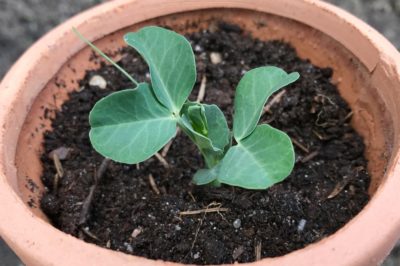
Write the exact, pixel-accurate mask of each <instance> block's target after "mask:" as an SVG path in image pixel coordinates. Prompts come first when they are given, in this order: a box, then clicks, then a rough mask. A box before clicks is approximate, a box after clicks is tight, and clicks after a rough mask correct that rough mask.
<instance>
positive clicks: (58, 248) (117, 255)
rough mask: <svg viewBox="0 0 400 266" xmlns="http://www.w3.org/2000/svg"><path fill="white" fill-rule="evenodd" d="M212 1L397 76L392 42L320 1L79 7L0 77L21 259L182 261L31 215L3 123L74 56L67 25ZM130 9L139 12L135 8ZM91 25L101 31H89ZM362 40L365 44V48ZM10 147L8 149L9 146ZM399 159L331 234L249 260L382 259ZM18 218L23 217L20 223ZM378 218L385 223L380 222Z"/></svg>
mask: <svg viewBox="0 0 400 266" xmlns="http://www.w3.org/2000/svg"><path fill="white" fill-rule="evenodd" d="M282 7H284V8H282ZM210 8H237V9H247V10H253V11H259V12H265V13H271V14H275V15H279V16H282V17H286V18H289V19H294V20H296V21H300V22H302V23H304V24H306V25H309V26H311V27H313V28H316V29H318V30H320V31H322V32H323V33H325V34H326V35H328V36H330V37H332V38H334V39H336V40H337V41H338V42H339V43H341V44H342V45H343V46H344V47H346V48H347V49H348V50H350V51H351V52H352V53H353V54H354V55H355V56H356V57H357V58H359V59H360V61H361V62H362V63H363V64H364V65H365V66H366V67H367V69H368V70H369V71H370V73H371V76H373V75H375V70H376V68H377V67H378V66H379V65H382V66H383V67H384V68H385V69H386V70H387V71H389V72H390V74H391V75H393V77H394V78H395V79H396V80H399V79H400V54H399V52H398V51H397V50H396V48H395V47H394V46H393V45H392V44H390V42H389V41H387V40H386V39H385V38H384V37H383V36H382V35H380V34H379V33H378V32H377V31H375V30H374V29H372V28H371V27H370V26H368V25H367V24H365V23H364V22H362V21H361V20H359V19H357V18H356V17H354V16H353V15H350V14H349V13H347V12H346V11H343V10H341V9H340V8H337V7H335V6H333V5H330V4H328V3H325V2H321V1H314V0H280V1H275V0H253V1H246V0H202V1H196V0H170V1H168V0H119V1H110V2H106V3H104V4H101V5H99V6H96V7H94V8H92V9H90V10H88V11H85V12H83V13H80V14H79V15H77V16H75V17H73V18H71V19H70V20H68V21H67V22H64V23H63V24H61V25H60V26H58V27H57V28H55V29H54V30H52V31H51V32H49V33H48V34H46V35H45V36H44V37H43V38H41V39H40V40H39V41H38V42H36V43H35V44H34V45H33V46H32V47H31V48H30V49H28V50H27V52H25V54H23V56H22V57H21V58H20V59H19V60H18V61H17V62H16V63H15V64H14V66H13V67H12V68H11V69H10V71H9V72H8V73H7V75H6V76H5V78H4V79H3V81H2V83H1V84H0V125H1V127H0V156H1V157H0V202H2V206H1V207H0V217H3V219H1V220H2V221H1V222H0V232H1V236H2V237H3V238H4V239H5V240H6V242H7V243H8V244H9V245H10V246H11V247H12V248H13V249H14V251H15V252H16V253H17V254H18V255H19V256H20V257H21V258H22V260H24V261H27V262H28V261H29V262H30V265H53V264H54V265H92V264H93V265H111V264H115V265H128V264H129V265H136V264H137V265H180V264H176V263H170V262H163V261H154V260H149V259H145V258H141V257H137V256H132V255H127V254H124V253H121V252H117V251H113V250H108V249H105V248H101V247H98V246H96V245H94V244H89V243H86V242H83V241H81V240H79V239H77V238H75V237H72V236H70V235H67V234H65V233H63V232H61V231H59V230H58V229H56V228H54V227H53V226H51V225H50V224H49V223H46V222H45V221H43V220H42V219H40V218H38V217H36V216H34V215H33V214H32V212H31V211H30V210H29V208H28V207H27V206H26V205H25V203H24V202H22V200H21V199H20V198H19V195H18V194H17V192H16V191H17V188H16V184H15V183H12V181H9V179H8V178H7V175H13V176H14V177H15V176H16V168H15V164H14V161H15V160H14V158H15V147H16V144H17V139H16V140H15V142H11V143H10V142H9V141H8V140H9V139H8V138H7V136H8V135H7V129H9V128H10V127H11V126H13V127H16V130H17V132H19V130H20V129H21V127H22V124H23V122H24V119H25V115H23V116H21V117H19V116H16V118H15V119H14V118H12V119H11V117H14V116H15V115H16V113H17V112H16V109H15V108H14V107H15V102H16V101H17V100H18V98H19V97H21V95H27V96H26V97H28V98H29V99H30V102H29V104H28V106H27V108H28V109H29V107H30V105H31V104H32V102H33V100H34V98H35V96H36V95H37V93H38V92H39V91H40V90H41V88H43V86H44V85H45V84H46V83H47V82H48V80H50V78H51V77H52V76H53V75H54V74H56V73H57V71H58V70H59V68H60V67H61V66H62V65H63V64H64V63H65V62H66V61H67V60H68V59H69V58H70V56H71V55H74V54H75V53H76V52H78V51H79V50H80V49H82V48H83V47H84V46H85V45H84V44H83V43H82V42H81V41H80V40H79V39H77V38H75V36H74V35H73V33H72V32H71V30H70V29H71V28H72V27H76V28H77V29H78V30H80V32H82V33H83V34H84V35H85V36H86V37H87V38H88V39H90V40H92V41H93V40H97V39H99V38H101V37H104V36H106V35H108V34H110V33H112V32H114V31H116V30H119V29H122V28H125V27H127V26H130V25H133V24H135V23H138V22H141V21H145V20H148V19H151V18H155V17H160V16H164V15H168V14H172V13H180V12H187V11H193V10H201V9H210ZM135 10H141V12H136V13H135V12H134V11H135ZM128 11H132V12H134V14H135V15H136V17H135V18H132V15H131V14H132V13H130V12H128ZM139 13H140V14H139ZM321 17H323V18H324V19H321ZM104 18H107V22H108V23H107V24H106V25H100V26H101V27H100V26H99V24H100V23H99V21H104ZM335 23H340V24H339V25H341V26H342V27H337V25H336V24H335ZM93 29H98V30H97V31H94V32H93V31H92V30H93ZM100 29H101V30H100ZM347 37H349V38H347ZM67 44H68V46H67ZM359 44H363V45H362V47H361V46H360V45H359ZM60 50H61V51H63V52H60ZM65 51H67V52H65ZM45 57H47V58H45ZM43 58H45V59H43ZM59 58H61V59H62V60H59ZM52 59H58V61H57V60H55V63H54V64H53V66H52V67H51V68H49V69H45V70H44V71H46V72H47V75H46V76H47V77H48V80H45V81H39V82H37V83H35V84H34V85H32V86H31V87H32V89H30V90H29V91H24V90H23V89H24V88H25V87H26V82H27V80H30V79H32V75H35V73H36V72H37V71H40V69H39V68H40V66H39V65H40V63H41V62H42V61H43V60H52ZM42 71H43V70H42ZM31 87H30V88H31ZM10 120H14V121H12V122H11V121H10ZM395 136H397V135H396V134H395ZM396 141H397V140H396ZM10 146H11V149H10V148H7V147H10ZM14 146H15V147H14ZM399 159H400V152H399V151H396V154H395V156H394V157H393V167H392V168H390V169H388V170H387V174H386V175H387V178H386V179H385V180H383V181H382V184H381V185H380V187H379V189H378V190H377V191H376V193H375V194H374V196H373V197H372V199H371V200H370V202H369V203H368V204H367V206H365V207H364V209H363V210H362V211H361V212H360V213H359V214H358V215H357V216H356V217H355V218H353V219H352V220H351V221H350V222H348V223H347V224H346V225H345V226H344V227H343V228H341V229H340V230H338V231H337V232H336V233H335V234H333V235H331V236H329V237H327V238H325V239H323V240H321V241H319V242H317V243H314V244H311V245H309V246H307V247H305V248H303V249H300V250H297V251H294V252H291V253H289V254H287V255H284V256H281V257H277V258H266V259H263V260H261V261H258V262H254V263H251V265H264V264H268V265H337V259H338V258H339V259H340V262H341V264H343V265H374V264H375V265H376V264H377V263H379V262H380V260H381V259H382V255H379V253H382V252H385V251H386V250H388V249H389V248H390V247H392V246H393V245H394V243H395V241H396V238H397V237H398V236H399V235H400V212H399V211H396V209H395V208H390V207H392V206H396V204H398V203H399V202H400V193H399V192H398V188H399V187H400V160H399ZM11 180H12V179H11ZM387 206H389V208H388V207H387ZM4 218H6V219H4ZM20 220H23V221H24V222H23V223H21V222H19V221H20ZM382 221H384V222H385V226H382ZM43 233H45V234H46V235H43ZM354 238H357V239H358V241H357V243H354V241H352V239H354ZM65 251H67V252H65ZM49 254H51V256H49ZM71 254H76V255H72V256H71ZM322 254H323V255H322ZM365 255H367V257H366V256H365Z"/></svg>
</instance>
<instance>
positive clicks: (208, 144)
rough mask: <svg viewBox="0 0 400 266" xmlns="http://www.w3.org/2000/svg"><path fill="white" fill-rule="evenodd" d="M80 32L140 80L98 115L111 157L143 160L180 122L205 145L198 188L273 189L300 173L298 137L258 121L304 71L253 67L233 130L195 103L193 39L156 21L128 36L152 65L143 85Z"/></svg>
mask: <svg viewBox="0 0 400 266" xmlns="http://www.w3.org/2000/svg"><path fill="white" fill-rule="evenodd" d="M75 32H76V33H77V34H78V35H79V36H80V37H81V38H82V39H83V40H84V41H85V42H87V43H88V44H89V45H90V46H91V47H92V48H93V49H95V50H96V51H97V52H99V53H100V54H101V55H102V56H104V57H105V59H107V60H108V61H110V63H112V64H114V65H115V66H116V67H117V68H118V69H119V70H120V71H121V72H122V73H123V74H124V75H126V76H127V78H129V79H130V80H131V81H132V82H133V85H134V88H133V89H127V90H122V91H118V92H115V93H112V94H110V95H108V96H107V97H105V98H103V99H101V100H100V101H98V102H97V103H96V104H95V106H94V108H93V109H92V111H91V112H90V115H89V122H90V125H91V130H90V140H91V143H92V145H93V147H94V149H95V150H96V151H98V152H99V153H100V154H102V155H103V156H105V157H107V158H111V159H112V160H114V161H117V162H121V163H127V164H135V163H140V162H142V161H144V160H146V159H148V158H149V157H151V156H153V155H154V154H156V153H157V151H159V150H160V149H161V148H162V147H163V146H164V145H166V144H167V143H168V142H169V141H170V140H171V139H172V138H174V136H175V134H176V131H177V127H179V128H181V130H182V131H183V132H184V133H185V134H186V135H187V136H189V138H190V139H191V140H192V141H193V142H194V143H195V144H196V145H197V147H198V149H199V151H200V152H201V154H202V156H203V158H204V161H205V165H206V169H200V170H198V171H197V173H196V174H195V175H194V177H193V182H194V183H195V184H197V185H205V184H213V185H216V186H218V185H220V184H221V183H224V184H228V185H232V186H239V187H243V188H247V189H265V188H268V187H270V186H272V185H273V184H275V183H277V182H280V181H282V180H283V179H284V178H286V177H287V176H288V175H289V174H290V172H291V171H292V169H293V166H294V149H293V146H292V143H291V140H290V138H289V137H288V136H287V135H286V134H285V133H284V132H282V131H279V130H277V129H275V128H273V127H271V126H269V125H267V124H262V125H258V122H259V119H260V117H261V114H262V110H263V107H264V105H265V103H266V102H267V100H268V98H269V97H270V96H271V94H273V93H274V92H276V91H277V90H279V89H281V88H282V87H285V86H287V85H289V84H291V83H293V82H294V81H296V80H297V79H298V78H299V74H298V73H297V72H295V73H291V74H287V73H286V72H285V71H283V70H282V69H280V68H277V67H273V66H266V67H259V68H255V69H253V70H250V71H248V72H247V73H246V74H245V75H244V76H243V78H242V79H241V80H240V82H239V85H238V87H237V89H236V95H235V102H234V116H233V130H232V131H231V130H230V129H229V128H228V124H227V121H226V119H225V117H224V114H223V113H222V111H221V110H220V109H219V108H218V106H216V105H214V104H204V103H198V102H190V101H189V100H188V97H189V94H190V93H191V91H192V89H193V86H194V84H195V81H196V64H195V58H194V54H193V51H192V48H191V46H190V43H189V42H188V41H187V40H186V39H185V38H184V37H183V36H181V35H179V34H177V33H175V32H173V31H170V30H167V29H164V28H160V27H154V26H151V27H145V28H142V29H141V30H139V31H137V32H134V33H128V34H126V35H125V37H124V39H125V42H126V43H127V44H128V45H129V46H132V47H133V48H135V49H136V50H137V51H138V52H139V53H140V55H141V56H142V57H143V58H144V59H145V61H146V63H147V64H148V66H149V68H150V77H151V84H148V83H138V82H137V81H136V80H135V79H133V77H132V76H130V75H129V74H128V73H127V72H126V71H125V70H123V69H122V68H121V67H119V66H118V65H117V64H116V63H114V62H113V61H112V60H111V59H110V58H108V57H107V56H105V55H104V54H103V53H102V52H101V51H100V50H98V49H97V48H96V47H95V46H94V45H93V44H91V43H90V42H89V41H87V40H86V39H85V38H84V37H83V36H82V35H80V34H79V33H78V32H77V31H76V30H75ZM232 138H234V140H235V141H234V142H233V139H232ZM232 143H235V144H234V145H233V144H232Z"/></svg>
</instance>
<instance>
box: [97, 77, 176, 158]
mask: <svg viewBox="0 0 400 266" xmlns="http://www.w3.org/2000/svg"><path fill="white" fill-rule="evenodd" d="M89 122H90V125H91V130H90V134H89V136H90V140H91V142H92V145H93V147H94V149H95V150H96V151H97V152H99V153H100V154H102V155H103V156H104V157H107V158H111V159H112V160H114V161H117V162H122V163H129V164H133V163H139V162H142V161H144V160H146V159H148V158H149V157H151V156H152V155H154V154H155V153H156V152H157V151H158V150H160V149H161V148H162V147H163V146H164V145H165V144H166V143H167V142H168V141H169V140H170V139H171V138H172V137H174V135H175V132H176V120H175V118H174V117H173V116H172V115H171V113H170V112H169V111H168V109H166V108H165V107H163V106H162V105H161V104H160V103H159V102H158V101H157V99H156V98H155V96H154V94H153V92H152V90H151V88H150V87H149V85H148V84H146V83H141V84H139V86H138V88H137V89H134V90H132V89H129V90H123V91H119V92H115V93H112V94H110V95H109V96H107V97H105V98H103V99H101V100H100V101H98V102H97V103H96V105H95V106H94V107H93V109H92V111H91V112H90V115H89Z"/></svg>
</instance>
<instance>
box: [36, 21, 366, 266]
mask: <svg viewBox="0 0 400 266" xmlns="http://www.w3.org/2000/svg"><path fill="white" fill-rule="evenodd" d="M187 37H188V39H189V40H191V42H192V45H193V49H194V51H195V54H196V61H197V69H198V76H197V83H196V86H195V89H194V90H193V93H192V95H191V99H192V100H195V99H196V97H197V94H198V88H199V86H200V81H201V80H202V78H203V77H204V76H206V77H207V84H206V94H205V98H204V102H206V103H215V104H217V105H218V106H219V107H220V108H221V109H222V110H223V111H224V113H225V115H226V116H227V119H228V120H229V121H231V117H232V111H233V109H232V107H233V97H234V92H235V87H236V86H237V84H238V82H239V80H240V78H241V77H242V75H243V74H244V73H245V72H246V71H248V70H250V69H252V68H254V67H259V66H264V65H274V66H278V67H281V68H283V69H285V70H286V71H287V72H292V71H298V72H299V73H300V75H301V78H300V80H299V81H297V82H295V83H294V84H293V85H290V86H288V87H287V88H286V89H284V90H282V91H283V92H282V91H281V92H278V94H279V95H278V94H275V95H274V96H273V97H272V98H273V99H274V104H272V105H271V104H270V105H271V106H270V108H269V110H268V112H266V114H265V115H264V116H263V117H262V121H263V122H264V123H265V122H267V123H269V124H271V125H272V126H274V127H276V128H278V129H281V130H283V131H285V132H286V133H288V134H289V136H291V137H292V139H293V142H294V143H295V150H296V165H295V169H294V171H293V172H292V174H291V175H290V176H289V177H288V178H287V179H286V180H285V181H284V182H282V183H279V184H276V185H275V186H273V187H271V188H269V189H267V190H264V191H254V190H244V189H240V188H236V187H229V186H222V187H221V188H212V187H207V186H194V185H193V184H192V183H191V178H192V176H193V174H194V173H195V171H196V170H197V169H199V168H201V167H202V166H203V161H202V158H201V156H200V154H199V153H198V151H197V149H196V147H195V146H194V144H192V143H191V141H190V140H189V139H188V138H187V137H186V136H185V135H183V134H180V135H178V136H177V138H176V139H174V141H173V143H172V146H171V148H170V150H169V152H168V154H167V156H166V158H165V159H166V161H167V162H168V163H169V165H170V168H165V167H164V166H163V164H162V163H161V162H160V161H159V160H157V159H156V158H155V157H153V158H151V159H149V160H147V161H145V162H143V163H141V164H140V165H124V164H119V163H114V162H110V163H109V164H108V166H107V168H106V170H105V172H104V175H103V176H102V178H100V179H99V180H98V182H97V183H96V178H95V176H96V173H97V175H98V173H99V172H102V170H103V169H104V168H103V167H100V165H101V163H102V162H103V158H102V157H101V156H100V155H99V154H97V153H96V152H95V151H94V150H93V149H92V147H91V144H90V141H89V138H88V132H89V124H88V113H89V111H90V110H91V108H92V107H93V105H94V103H95V102H96V101H97V100H98V99H100V98H101V97H104V96H105V95H107V94H109V93H110V92H112V91H116V90H121V89H126V88H129V87H131V84H130V83H129V81H128V80H127V79H126V78H124V77H123V76H122V75H121V74H120V73H119V72H117V70H115V69H114V68H113V67H111V66H107V65H105V64H103V63H102V64H101V66H100V67H99V69H98V70H93V71H88V72H87V75H86V77H85V79H84V80H82V81H81V82H80V85H81V90H80V92H74V93H71V95H70V97H71V98H70V100H69V101H67V102H66V103H65V104H64V105H63V107H62V110H61V111H60V112H58V113H57V115H56V118H55V119H54V120H53V127H54V131H52V132H47V134H46V135H45V143H44V145H45V154H44V155H43V156H42V161H43V165H44V175H43V177H42V179H43V182H44V184H45V185H46V186H47V187H48V189H49V192H48V193H47V194H46V195H44V197H43V199H42V201H41V206H42V208H43V210H44V211H45V212H46V214H47V215H48V216H49V217H50V218H51V220H52V222H53V223H54V225H55V226H56V227H58V228H60V229H61V230H62V231H64V232H66V233H69V234H72V235H74V236H76V237H79V238H81V239H83V240H85V241H88V242H92V243H96V244H98V245H101V246H104V247H107V248H110V249H114V250H120V251H122V252H125V253H129V254H135V255H139V256H145V257H148V258H152V259H163V260H168V261H176V262H182V263H194V264H220V263H232V262H235V261H238V262H250V261H254V260H256V259H257V257H275V256H280V255H284V254H286V253H289V252H291V251H293V250H297V249H300V248H303V247H304V246H306V245H308V244H310V243H313V242H316V241H318V240H320V239H322V238H324V237H326V236H328V235H330V234H332V233H334V232H335V231H336V230H338V229H339V228H340V227H342V226H343V225H344V224H345V223H347V222H348V221H349V220H350V219H351V218H352V217H354V216H355V215H356V214H357V213H358V212H359V211H360V210H361V209H362V208H363V207H364V206H365V204H366V203H367V202H368V200H369V196H368V194H367V189H368V185H369V181H370V177H369V175H368V173H367V171H366V165H367V162H366V159H365V158H364V157H363V152H364V145H363V141H362V139H361V137H360V136H359V135H358V134H357V133H356V132H355V131H354V130H353V129H352V127H351V125H350V124H349V123H350V120H351V110H350V109H349V107H348V105H347V104H346V102H345V101H344V100H343V99H342V98H341V97H340V95H339V93H338V91H337V89H336V87H335V85H333V84H332V83H331V81H330V78H331V76H332V70H331V69H326V68H318V67H316V66H313V65H312V64H311V63H310V62H309V61H307V60H302V59H299V58H298V57H297V55H296V51H295V50H294V49H293V48H292V47H291V46H290V45H289V44H287V43H283V42H281V41H269V42H263V41H260V40H257V39H253V38H252V37H251V36H249V35H248V34H247V33H245V32H243V31H242V30H241V29H240V28H239V27H237V26H234V25H227V24H224V23H220V25H219V26H218V27H216V28H215V29H214V30H213V31H212V32H210V31H209V30H206V31H202V32H199V33H194V34H191V35H189V36H187ZM119 52H120V53H121V54H122V56H123V57H122V59H121V60H120V62H119V63H120V64H121V65H122V66H123V67H124V68H125V69H126V70H127V71H128V72H129V73H131V74H132V75H133V76H134V77H135V78H136V79H137V80H139V81H143V80H148V68H147V66H146V65H145V64H144V62H143V61H142V60H141V59H140V57H139V56H138V55H137V53H136V52H135V51H134V50H133V49H130V48H123V49H121V51H119ZM211 53H219V54H220V55H221V58H222V61H221V62H219V63H217V64H215V63H212V62H211V60H210V54H211ZM93 60H98V58H97V57H95V56H94V57H93ZM95 75H99V76H101V77H103V78H104V79H105V80H106V81H107V88H106V89H100V88H99V87H96V86H90V85H89V81H90V80H91V79H92V78H93V76H95ZM277 95H278V96H277ZM272 98H271V99H272ZM270 102H271V101H270ZM60 147H63V148H62V149H61V150H63V151H64V152H65V151H66V149H68V152H67V153H68V154H61V153H59V154H60V155H62V156H61V157H62V160H61V163H62V166H63V169H64V176H63V178H62V179H60V181H59V183H58V185H57V186H55V184H54V175H55V174H56V169H55V167H54V162H53V160H52V159H51V158H50V157H49V154H50V152H51V151H53V150H56V149H59V148H60ZM58 152H60V149H59V150H58ZM64 155H66V156H65V158H63V157H64ZM238 163H240V162H238ZM149 175H152V176H153V178H154V181H155V184H156V187H157V188H158V190H159V192H160V193H159V194H157V193H156V190H155V189H154V187H152V186H151V185H150V182H149ZM93 185H95V186H93ZM54 187H56V189H54ZM91 188H92V191H93V198H92V201H91V205H90V208H87V197H88V195H89V194H90V191H91ZM93 188H94V189H93ZM211 208H221V211H219V212H209V213H204V212H200V213H199V214H185V215H182V214H181V213H180V212H183V211H194V210H205V209H211ZM83 209H84V210H88V212H86V211H82V210H83ZM82 213H83V214H84V215H83V214H82Z"/></svg>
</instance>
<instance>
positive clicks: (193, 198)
mask: <svg viewBox="0 0 400 266" xmlns="http://www.w3.org/2000/svg"><path fill="white" fill-rule="evenodd" d="M188 194H189V196H190V197H191V198H192V200H193V202H196V198H195V197H194V196H193V194H192V192H190V191H188Z"/></svg>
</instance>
